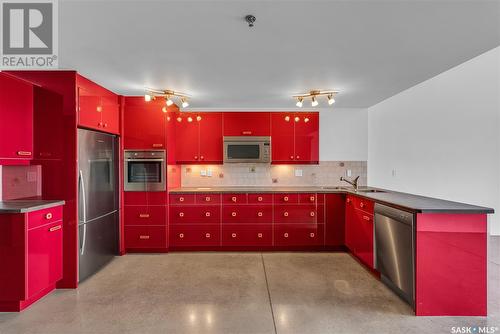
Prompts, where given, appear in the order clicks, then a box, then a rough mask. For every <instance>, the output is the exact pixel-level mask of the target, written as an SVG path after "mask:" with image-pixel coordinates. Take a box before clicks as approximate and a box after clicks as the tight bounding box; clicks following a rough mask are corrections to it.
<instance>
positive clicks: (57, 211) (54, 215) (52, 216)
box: [28, 206, 63, 229]
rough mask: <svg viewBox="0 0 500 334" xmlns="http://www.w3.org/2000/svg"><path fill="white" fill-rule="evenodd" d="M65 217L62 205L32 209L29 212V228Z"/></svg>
mask: <svg viewBox="0 0 500 334" xmlns="http://www.w3.org/2000/svg"><path fill="white" fill-rule="evenodd" d="M62 217H63V211H62V206H55V207H52V208H48V209H43V210H38V211H32V212H29V213H28V229H32V228H35V227H38V226H41V225H46V224H48V223H53V222H58V221H61V220H62Z"/></svg>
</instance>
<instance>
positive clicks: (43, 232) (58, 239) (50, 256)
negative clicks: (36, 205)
mask: <svg viewBox="0 0 500 334" xmlns="http://www.w3.org/2000/svg"><path fill="white" fill-rule="evenodd" d="M62 232H63V230H62V221H59V222H55V223H49V224H45V225H42V226H38V227H37V228H34V229H31V230H29V231H28V258H27V259H28V276H27V277H28V284H27V286H28V293H27V297H28V298H30V297H33V296H34V295H35V294H37V293H38V292H41V291H42V290H44V289H46V288H47V287H49V286H50V285H52V284H55V283H56V282H57V281H58V280H60V279H61V278H62V254H63V251H62V239H63V234H62Z"/></svg>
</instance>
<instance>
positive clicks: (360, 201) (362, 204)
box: [349, 196, 374, 215]
mask: <svg viewBox="0 0 500 334" xmlns="http://www.w3.org/2000/svg"><path fill="white" fill-rule="evenodd" d="M349 197H350V198H351V200H352V202H353V203H354V208H355V209H358V210H363V211H365V212H367V213H369V214H372V215H373V207H374V203H373V201H370V200H367V199H365V198H362V197H357V196H349Z"/></svg>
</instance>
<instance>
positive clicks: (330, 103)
mask: <svg viewBox="0 0 500 334" xmlns="http://www.w3.org/2000/svg"><path fill="white" fill-rule="evenodd" d="M327 97H328V104H329V105H332V104H334V103H335V99H334V98H333V94H329V95H328V96H327Z"/></svg>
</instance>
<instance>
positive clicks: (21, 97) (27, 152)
mask: <svg viewBox="0 0 500 334" xmlns="http://www.w3.org/2000/svg"><path fill="white" fill-rule="evenodd" d="M0 142H1V145H0V164H3V163H5V164H7V163H15V161H23V160H29V159H31V158H32V155H33V86H32V85H31V84H29V83H26V82H25V81H22V80H20V79H16V78H13V77H11V76H9V75H7V74H3V73H0ZM2 160H5V161H2Z"/></svg>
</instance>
